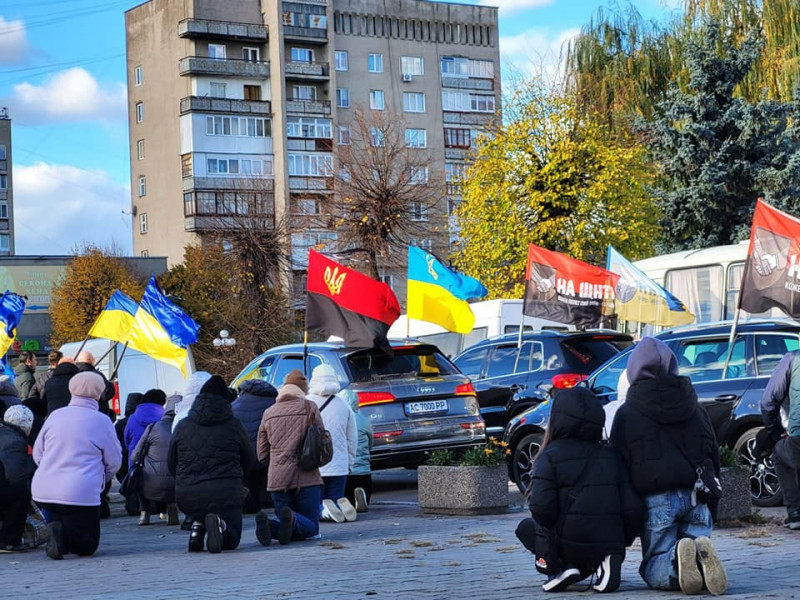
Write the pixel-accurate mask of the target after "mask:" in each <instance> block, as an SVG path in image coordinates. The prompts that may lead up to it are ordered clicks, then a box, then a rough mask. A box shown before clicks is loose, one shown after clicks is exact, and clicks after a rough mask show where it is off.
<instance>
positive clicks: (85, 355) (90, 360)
mask: <svg viewBox="0 0 800 600" xmlns="http://www.w3.org/2000/svg"><path fill="white" fill-rule="evenodd" d="M75 366H76V367H78V371H79V372H81V373H82V372H84V371H92V372H93V373H97V374H99V375H100V376H101V377H102V378H103V381H104V382H105V386H106V389H105V390H104V391H103V394H102V395H101V396H100V399H99V400H98V404H99V406H98V409H97V410H99V411H100V412H101V413H103V414H104V415H108V418H109V419H111V421H112V422H114V420H115V419H116V418H117V415H116V413H115V412H114V410H113V409H112V408H111V399H112V398H113V397H114V394H115V393H116V392H115V390H114V384H113V383H111V382H110V381H109V380H108V379H106V376H105V375H103V373H101V372H100V371H98V370H97V368H96V367H95V366H94V355H93V354H92V353H91V352H89V351H88V350H81V351H80V352H78V358H77V359H76V360H75Z"/></svg>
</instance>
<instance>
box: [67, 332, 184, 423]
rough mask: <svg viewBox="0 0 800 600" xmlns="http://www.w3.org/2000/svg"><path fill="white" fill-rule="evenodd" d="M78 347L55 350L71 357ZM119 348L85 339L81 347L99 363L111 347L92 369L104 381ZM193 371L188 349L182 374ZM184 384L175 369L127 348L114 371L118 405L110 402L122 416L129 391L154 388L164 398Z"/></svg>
mask: <svg viewBox="0 0 800 600" xmlns="http://www.w3.org/2000/svg"><path fill="white" fill-rule="evenodd" d="M80 347H81V342H69V343H66V344H64V345H63V346H61V348H59V350H61V352H63V354H64V356H66V357H68V358H75V356H76V355H77V354H78V349H79V348H80ZM122 347H123V345H122V344H119V343H117V342H112V341H110V340H105V339H92V340H88V341H87V342H86V345H85V346H84V347H83V348H84V350H88V351H89V352H91V353H92V355H93V356H94V358H95V360H99V359H100V357H102V356H103V355H104V354H106V353H107V352H108V350H109V348H111V352H108V355H107V356H106V357H105V358H103V359H102V360H99V362H98V363H97V364H95V368H96V369H97V370H98V371H100V372H101V373H102V374H103V375H105V376H106V378H109V376H110V375H111V371H113V370H114V365H116V364H117V360H118V358H119V356H120V354H121V352H122ZM194 371H195V366H194V357H193V356H192V350H191V348H189V350H188V351H187V358H186V373H187V375H190V374H192V373H194ZM185 384H186V379H184V377H183V375H182V374H181V372H180V370H179V369H176V368H175V367H173V366H172V365H168V364H167V363H163V362H161V361H158V360H155V359H153V358H150V357H149V356H147V355H146V354H142V353H141V352H138V351H137V350H133V349H131V348H127V349H126V350H125V354H124V355H123V356H122V362H121V363H120V366H119V370H118V371H117V378H116V386H117V390H118V395H119V402H117V403H114V410H115V411H117V413H118V414H120V415H124V414H125V401H126V399H127V398H128V394H130V393H132V392H140V393H142V394H143V393H144V392H146V391H147V390H151V389H154V388H158V389H160V390H163V391H164V392H165V393H166V394H167V396H171V395H172V394H175V393H178V394H182V393H183V388H184V386H185Z"/></svg>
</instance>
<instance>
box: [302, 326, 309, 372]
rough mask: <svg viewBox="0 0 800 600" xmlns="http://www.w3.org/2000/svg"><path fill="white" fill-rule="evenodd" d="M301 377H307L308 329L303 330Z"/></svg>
mask: <svg viewBox="0 0 800 600" xmlns="http://www.w3.org/2000/svg"><path fill="white" fill-rule="evenodd" d="M303 375H305V376H306V378H307V377H308V329H305V328H304V329H303Z"/></svg>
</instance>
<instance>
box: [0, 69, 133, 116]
mask: <svg viewBox="0 0 800 600" xmlns="http://www.w3.org/2000/svg"><path fill="white" fill-rule="evenodd" d="M3 102H4V103H6V104H7V105H8V106H9V107H10V108H11V113H12V114H13V115H14V118H18V119H20V120H21V121H25V122H28V123H41V122H45V121H85V120H101V121H115V120H124V119H125V117H126V111H127V93H126V89H125V85H124V84H122V83H114V84H111V85H109V86H107V87H101V86H100V85H99V84H98V83H97V80H96V79H95V78H94V77H93V76H92V75H91V73H89V72H88V71H87V70H86V69H82V68H80V67H74V68H72V69H67V70H65V71H60V72H58V73H56V74H55V75H53V76H52V77H51V78H49V79H48V80H47V81H46V82H45V83H44V84H42V85H33V84H31V83H27V82H26V83H20V84H18V85H15V86H14V93H13V94H12V95H11V96H9V97H8V98H5V99H3Z"/></svg>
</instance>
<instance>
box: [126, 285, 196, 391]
mask: <svg viewBox="0 0 800 600" xmlns="http://www.w3.org/2000/svg"><path fill="white" fill-rule="evenodd" d="M199 329H200V326H199V325H198V324H197V323H195V321H194V320H193V319H192V318H191V317H190V316H189V315H187V314H186V313H185V312H183V311H182V310H181V309H180V308H178V307H177V306H175V305H174V304H173V303H172V302H170V301H169V300H167V297H166V296H165V295H164V293H163V292H162V291H161V289H160V288H159V287H158V283H157V282H156V276H155V275H153V276H152V277H150V281H149V282H148V283H147V287H146V288H145V290H144V295H143V296H142V301H141V302H140V303H139V308H138V310H137V311H136V316H135V317H134V318H133V324H132V325H131V329H130V331H129V332H128V335H127V337H126V340H125V341H127V342H128V345H129V346H130V347H131V348H133V349H134V350H138V351H139V352H141V353H143V354H147V355H148V356H150V357H152V358H154V359H156V360H160V361H162V362H165V363H167V364H170V365H174V366H176V367H177V368H179V369H180V370H181V373H183V375H184V377H185V376H186V349H187V348H188V347H189V344H194V343H195V342H197V332H198V330H199Z"/></svg>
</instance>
